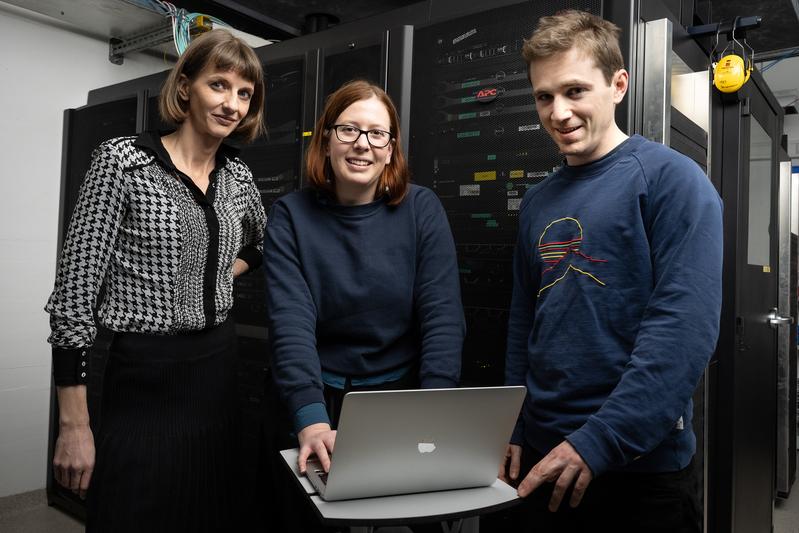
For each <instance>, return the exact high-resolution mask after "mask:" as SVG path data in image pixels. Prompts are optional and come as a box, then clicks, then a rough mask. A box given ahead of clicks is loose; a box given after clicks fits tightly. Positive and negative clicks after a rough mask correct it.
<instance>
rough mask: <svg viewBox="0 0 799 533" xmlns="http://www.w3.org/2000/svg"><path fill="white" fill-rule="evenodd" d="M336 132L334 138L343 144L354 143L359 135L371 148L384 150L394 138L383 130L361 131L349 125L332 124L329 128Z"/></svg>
mask: <svg viewBox="0 0 799 533" xmlns="http://www.w3.org/2000/svg"><path fill="white" fill-rule="evenodd" d="M330 127H331V128H332V129H333V131H335V132H336V138H337V139H338V140H339V141H341V142H343V143H354V142H355V141H357V140H358V138H359V137H360V136H361V135H366V141H367V142H368V143H369V144H370V145H371V146H372V148H385V147H386V146H388V143H390V142H391V139H393V138H394V136H393V135H392V134H391V133H390V132H388V131H383V130H362V129H360V128H356V127H355V126H350V125H349V124H333V125H332V126H330Z"/></svg>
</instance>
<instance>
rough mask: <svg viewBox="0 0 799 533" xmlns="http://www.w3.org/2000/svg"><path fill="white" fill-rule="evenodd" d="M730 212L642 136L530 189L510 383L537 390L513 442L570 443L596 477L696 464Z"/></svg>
mask: <svg viewBox="0 0 799 533" xmlns="http://www.w3.org/2000/svg"><path fill="white" fill-rule="evenodd" d="M721 214H722V206H721V200H720V198H719V196H718V194H717V193H716V191H715V189H714V188H713V186H712V184H711V183H710V180H708V178H707V176H706V175H705V174H704V173H703V172H702V171H701V169H700V168H699V167H698V166H697V165H696V164H695V163H694V162H693V161H691V160H689V159H688V158H686V157H684V156H682V155H680V154H678V153H677V152H675V151H673V150H671V149H669V148H667V147H665V146H663V145H660V144H657V143H653V142H650V141H647V140H645V139H644V138H642V137H640V136H634V137H631V138H630V139H628V140H626V141H625V142H623V143H622V144H621V145H619V146H618V147H617V148H616V149H615V150H613V151H612V152H611V153H609V154H608V155H606V156H605V157H603V158H601V159H600V160H598V161H595V162H593V163H590V164H587V165H582V166H578V167H569V166H564V167H562V168H560V169H559V170H558V171H556V172H555V173H553V174H552V175H550V176H549V177H548V178H546V179H545V180H544V181H543V182H541V183H540V184H539V185H537V186H536V187H534V188H532V189H530V190H529V191H527V193H526V194H525V197H524V199H523V201H522V205H521V211H520V220H519V239H518V242H517V247H516V254H515V259H514V288H513V299H512V303H511V313H510V321H509V327H508V352H507V361H506V382H507V383H508V384H512V385H518V384H525V385H526V386H527V389H528V395H527V398H526V400H525V404H524V408H523V410H522V415H521V417H520V421H519V424H518V425H517V428H516V431H515V432H514V436H513V438H512V442H514V443H516V444H519V443H521V442H522V439H525V440H526V441H527V443H528V444H529V445H530V446H532V447H533V448H534V449H536V450H537V451H538V452H540V453H547V452H549V451H550V450H551V449H552V448H553V447H555V446H557V445H558V444H560V443H561V442H562V441H563V440H564V439H566V440H568V442H569V443H571V444H572V446H574V448H575V449H576V450H577V452H578V453H579V454H580V456H581V457H582V458H583V460H584V461H585V462H586V463H587V464H588V466H589V467H590V468H591V470H592V472H593V473H594V475H595V476H596V475H599V474H601V473H602V472H605V471H607V470H627V471H648V472H666V471H676V470H679V469H681V468H684V467H685V466H686V465H687V464H688V463H689V461H690V459H691V457H692V456H693V453H694V450H695V445H696V439H695V436H694V434H693V431H692V429H691V412H692V405H691V396H692V394H693V392H694V389H695V388H696V385H697V383H698V381H699V378H700V377H701V375H702V371H703V369H704V368H705V366H706V364H707V362H708V360H709V358H710V357H711V355H712V354H713V351H714V349H715V345H716V340H717V338H718V330H719V315H720V310H721V270H722V240H723V238H722V219H721Z"/></svg>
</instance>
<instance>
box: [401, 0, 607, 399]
mask: <svg viewBox="0 0 799 533" xmlns="http://www.w3.org/2000/svg"><path fill="white" fill-rule="evenodd" d="M567 7H576V8H581V9H585V10H588V11H591V12H593V13H595V14H598V15H599V14H601V7H602V6H601V2H600V1H595V2H558V1H549V2H535V3H532V2H525V3H522V4H516V5H511V6H505V7H500V8H495V9H492V10H490V11H485V12H482V13H477V14H473V15H467V16H463V17H460V18H457V19H455V20H447V21H444V22H440V23H436V24H432V25H429V26H426V27H421V28H416V30H415V32H414V37H413V39H414V56H413V83H412V95H411V101H412V104H411V126H412V131H411V135H410V138H411V139H410V149H409V152H410V163H411V169H412V175H413V179H414V181H416V182H417V183H419V184H421V185H425V186H427V187H430V188H431V189H433V190H434V191H435V192H436V194H438V196H439V198H440V199H441V202H442V204H443V205H444V209H445V210H446V212H447V216H448V218H449V222H450V226H451V227H452V232H453V235H454V238H455V244H456V247H457V251H458V266H459V269H460V276H461V290H462V297H463V305H464V312H465V315H466V322H467V337H466V342H465V343H464V351H463V370H462V382H463V383H464V384H467V385H497V384H502V383H503V379H504V375H503V374H504V358H505V344H506V338H505V337H506V334H507V320H508V308H509V306H510V296H511V289H512V285H513V280H512V276H513V272H512V257H513V249H514V246H515V243H516V234H517V225H518V212H519V206H520V204H521V200H522V197H523V196H524V193H525V191H526V190H527V189H528V188H530V187H531V186H533V185H534V184H536V183H538V182H540V181H541V180H542V179H544V177H546V176H547V174H548V173H550V172H551V171H552V170H553V169H554V168H556V167H557V166H559V165H560V163H561V159H562V158H561V156H560V155H559V153H558V149H557V147H556V146H555V144H554V143H553V142H552V140H551V139H550V138H549V135H548V134H547V133H546V131H545V130H544V129H543V127H542V126H541V123H540V120H539V118H538V115H537V114H536V111H535V101H534V99H533V95H532V90H531V88H530V82H529V79H528V74H527V67H526V65H525V62H524V60H523V59H522V57H521V47H522V44H523V40H524V39H525V38H527V37H528V36H529V35H530V34H531V33H532V31H533V29H534V27H535V24H536V22H537V20H538V18H539V17H541V16H543V15H547V14H553V13H555V12H556V11H558V10H559V9H564V8H567Z"/></svg>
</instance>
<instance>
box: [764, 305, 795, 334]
mask: <svg viewBox="0 0 799 533" xmlns="http://www.w3.org/2000/svg"><path fill="white" fill-rule="evenodd" d="M767 322H768V325H769V326H771V327H772V328H774V329H777V328H778V327H779V326H780V324H793V317H792V316H782V315H780V314H779V309H777V308H776V307H773V308H772V309H771V313H769V315H768V318H767Z"/></svg>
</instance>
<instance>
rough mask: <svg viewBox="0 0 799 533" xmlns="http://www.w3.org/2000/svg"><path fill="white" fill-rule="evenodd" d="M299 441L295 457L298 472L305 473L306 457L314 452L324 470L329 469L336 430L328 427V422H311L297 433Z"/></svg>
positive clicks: (327, 470)
mask: <svg viewBox="0 0 799 533" xmlns="http://www.w3.org/2000/svg"><path fill="white" fill-rule="evenodd" d="M297 440H299V441H300V454H299V457H297V467H298V468H299V469H300V474H304V473H305V465H306V462H307V461H308V457H310V456H311V455H312V454H316V458H317V459H319V462H320V463H322V468H324V470H325V472H329V471H330V456H329V455H328V453H333V446H335V444H336V432H335V431H333V430H331V429H330V424H311V425H310V426H306V427H304V428H303V430H302V431H300V433H299V435H297Z"/></svg>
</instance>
